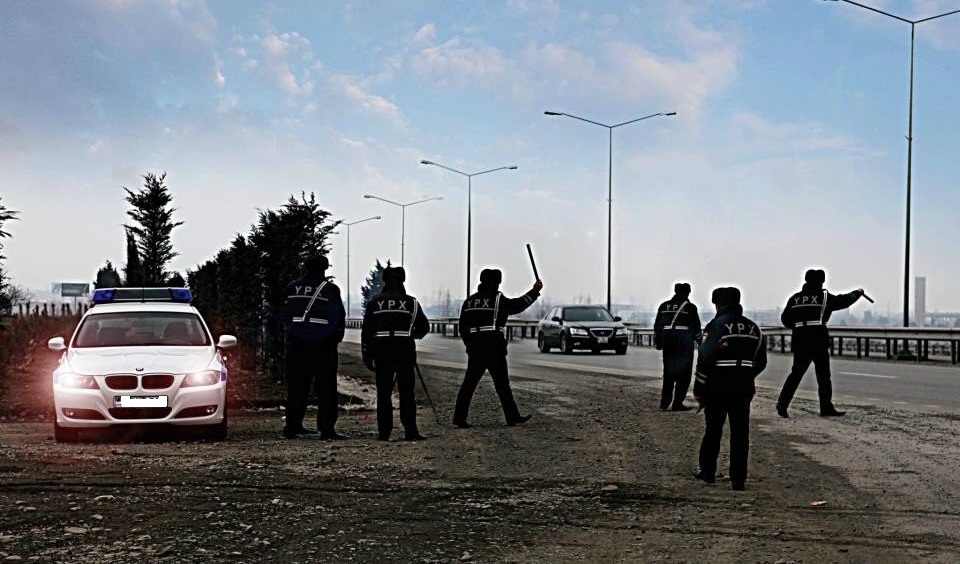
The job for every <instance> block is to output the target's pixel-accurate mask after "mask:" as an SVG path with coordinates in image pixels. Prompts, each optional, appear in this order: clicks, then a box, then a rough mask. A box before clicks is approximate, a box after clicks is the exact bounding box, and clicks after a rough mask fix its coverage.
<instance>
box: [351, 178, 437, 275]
mask: <svg viewBox="0 0 960 564" xmlns="http://www.w3.org/2000/svg"><path fill="white" fill-rule="evenodd" d="M363 197H364V198H372V199H374V200H380V201H381V202H386V203H388V204H393V205H395V206H399V207H400V217H401V219H400V266H403V253H404V246H405V239H406V231H407V207H408V206H415V205H417V204H422V203H424V202H430V201H433V200H442V199H443V196H433V197H431V198H424V199H422V200H417V201H416V202H410V203H407V204H401V203H399V202H394V201H393V200H388V199H386V198H381V197H380V196H374V195H373V194H364V195H363Z"/></svg>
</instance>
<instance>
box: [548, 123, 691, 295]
mask: <svg viewBox="0 0 960 564" xmlns="http://www.w3.org/2000/svg"><path fill="white" fill-rule="evenodd" d="M543 113H544V114H546V115H548V116H566V117H569V118H573V119H578V120H580V121H585V122H587V123H592V124H594V125H599V126H600V127H606V128H607V132H608V134H609V153H608V155H607V310H608V311H611V312H612V311H613V310H612V309H611V305H612V304H611V292H610V288H611V283H612V277H613V130H614V129H616V128H618V127H620V126H623V125H629V124H631V123H634V122H638V121H643V120H645V119H650V118H652V117H657V116H675V115H677V112H660V113H656V114H650V115H648V116H644V117H642V118H637V119H632V120H630V121H625V122H622V123H618V124H615V125H607V124H605V123H600V122H597V121H593V120H589V119H586V118H582V117H580V116H575V115H573V114H568V113H564V112H543Z"/></svg>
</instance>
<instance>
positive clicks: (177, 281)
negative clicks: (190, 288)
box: [167, 272, 187, 288]
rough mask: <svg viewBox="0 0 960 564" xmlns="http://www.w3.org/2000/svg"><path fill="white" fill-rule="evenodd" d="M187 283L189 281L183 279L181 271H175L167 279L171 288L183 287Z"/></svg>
mask: <svg viewBox="0 0 960 564" xmlns="http://www.w3.org/2000/svg"><path fill="white" fill-rule="evenodd" d="M186 285H187V281H186V280H184V279H183V276H181V275H180V273H179V272H174V273H173V274H171V275H170V278H168V279H167V286H168V287H170V288H183V287H184V286H186Z"/></svg>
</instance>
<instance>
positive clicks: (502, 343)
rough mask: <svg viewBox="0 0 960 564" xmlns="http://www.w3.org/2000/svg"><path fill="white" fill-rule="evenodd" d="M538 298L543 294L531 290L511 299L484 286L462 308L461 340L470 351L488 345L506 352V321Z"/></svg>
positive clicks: (465, 301)
mask: <svg viewBox="0 0 960 564" xmlns="http://www.w3.org/2000/svg"><path fill="white" fill-rule="evenodd" d="M538 297H540V292H537V291H536V290H530V291H529V292H527V293H526V294H524V295H522V296H520V297H519V298H508V297H506V296H504V295H503V294H502V293H500V292H499V291H496V290H494V291H490V290H488V289H486V288H484V287H483V285H481V286H480V288H479V290H478V291H477V293H476V294H472V295H471V296H470V297H468V298H467V299H466V300H464V302H463V305H462V306H461V307H460V338H461V339H462V340H463V343H464V344H465V345H466V346H467V352H468V353H469V352H472V351H473V350H476V349H478V348H481V347H482V348H486V347H488V346H489V347H493V348H495V349H498V350H499V349H502V350H503V351H506V344H507V340H506V337H505V335H504V327H505V326H506V324H507V318H508V317H510V316H511V315H514V314H517V313H520V312H522V311H523V310H525V309H527V308H528V307H530V306H531V305H532V304H533V302H535V301H537V298H538Z"/></svg>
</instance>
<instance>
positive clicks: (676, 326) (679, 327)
mask: <svg viewBox="0 0 960 564" xmlns="http://www.w3.org/2000/svg"><path fill="white" fill-rule="evenodd" d="M670 329H677V330H682V331H689V330H690V328H689V327H687V326H686V325H673V326H671V325H664V326H663V330H664V331H668V330H670Z"/></svg>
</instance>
